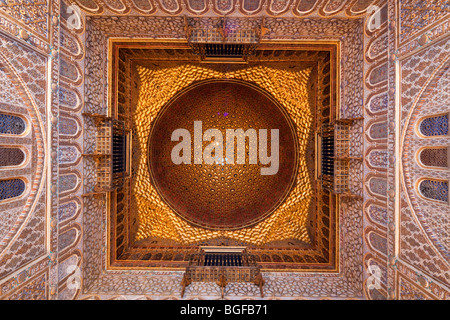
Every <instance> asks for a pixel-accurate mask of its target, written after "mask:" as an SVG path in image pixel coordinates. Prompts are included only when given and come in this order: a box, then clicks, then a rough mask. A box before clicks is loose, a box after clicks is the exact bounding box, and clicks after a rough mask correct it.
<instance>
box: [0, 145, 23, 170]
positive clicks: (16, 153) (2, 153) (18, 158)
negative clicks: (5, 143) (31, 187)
mask: <svg viewBox="0 0 450 320" xmlns="http://www.w3.org/2000/svg"><path fill="white" fill-rule="evenodd" d="M24 160H25V153H24V152H23V150H21V149H19V148H9V147H0V168H1V167H11V166H18V165H21V164H22V163H23V161H24Z"/></svg>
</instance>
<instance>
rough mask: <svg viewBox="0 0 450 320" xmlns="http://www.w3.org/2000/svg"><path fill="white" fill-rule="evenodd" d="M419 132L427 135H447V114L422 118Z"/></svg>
mask: <svg viewBox="0 0 450 320" xmlns="http://www.w3.org/2000/svg"><path fill="white" fill-rule="evenodd" d="M420 132H421V133H422V134H423V135H424V136H427V137H432V136H446V135H448V114H445V115H441V116H436V117H430V118H425V119H423V120H422V122H421V123H420Z"/></svg>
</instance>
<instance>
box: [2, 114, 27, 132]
mask: <svg viewBox="0 0 450 320" xmlns="http://www.w3.org/2000/svg"><path fill="white" fill-rule="evenodd" d="M25 128H26V125H25V120H23V119H22V118H21V117H17V116H13V115H10V114H5V113H0V134H22V133H24V132H25Z"/></svg>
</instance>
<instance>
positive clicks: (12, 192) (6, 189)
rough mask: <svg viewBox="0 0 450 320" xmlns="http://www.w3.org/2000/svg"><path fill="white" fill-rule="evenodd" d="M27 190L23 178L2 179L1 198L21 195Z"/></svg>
mask: <svg viewBox="0 0 450 320" xmlns="http://www.w3.org/2000/svg"><path fill="white" fill-rule="evenodd" d="M24 191H25V182H24V181H23V180H22V179H7V180H0V200H6V199H11V198H15V197H18V196H20V195H21V194H22V193H23V192H24Z"/></svg>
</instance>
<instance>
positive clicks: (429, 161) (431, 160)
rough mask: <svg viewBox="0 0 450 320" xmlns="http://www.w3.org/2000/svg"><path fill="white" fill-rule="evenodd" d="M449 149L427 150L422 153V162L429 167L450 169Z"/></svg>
mask: <svg viewBox="0 0 450 320" xmlns="http://www.w3.org/2000/svg"><path fill="white" fill-rule="evenodd" d="M448 154H449V149H448V148H427V149H424V150H422V151H421V152H420V161H421V162H422V164H423V165H425V166H429V167H440V168H448Z"/></svg>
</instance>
